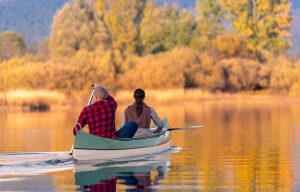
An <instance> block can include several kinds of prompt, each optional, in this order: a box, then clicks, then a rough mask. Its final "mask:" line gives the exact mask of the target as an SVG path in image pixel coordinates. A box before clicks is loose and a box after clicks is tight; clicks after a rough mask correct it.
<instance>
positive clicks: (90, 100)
mask: <svg viewBox="0 0 300 192" xmlns="http://www.w3.org/2000/svg"><path fill="white" fill-rule="evenodd" d="M92 87H93V91H92V93H91V96H90V99H89V102H88V104H87V106H89V105H91V103H92V100H93V96H94V90H95V89H94V87H95V85H94V84H93V85H92ZM76 125H77V123H76V124H75V126H76ZM73 149H74V144H73V145H72V148H71V152H70V153H69V155H73Z"/></svg>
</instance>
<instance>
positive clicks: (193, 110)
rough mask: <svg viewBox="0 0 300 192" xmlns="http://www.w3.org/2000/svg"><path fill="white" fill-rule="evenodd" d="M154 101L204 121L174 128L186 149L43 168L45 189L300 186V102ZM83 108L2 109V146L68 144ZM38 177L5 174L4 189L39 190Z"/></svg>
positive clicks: (164, 112) (175, 117)
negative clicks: (164, 155) (158, 157)
mask: <svg viewBox="0 0 300 192" xmlns="http://www.w3.org/2000/svg"><path fill="white" fill-rule="evenodd" d="M155 108H156V110H157V112H158V113H159V114H160V116H162V117H167V118H168V120H169V122H170V124H171V126H173V127H181V126H185V125H197V124H202V125H204V126H205V128H203V129H199V130H190V131H176V132H175V131H174V132H173V133H172V136H173V137H172V144H173V145H175V146H180V147H181V148H182V150H181V151H180V152H179V153H175V154H174V153H173V154H170V155H169V160H166V161H162V162H169V164H168V163H166V164H164V165H162V164H154V165H153V164H151V163H150V162H151V160H149V159H148V160H145V159H144V160H141V161H132V163H133V162H134V165H133V166H131V165H132V164H130V162H126V163H125V164H123V165H126V166H124V167H122V166H121V165H122V163H121V164H120V163H119V164H118V163H117V164H113V165H107V164H104V165H103V164H101V163H98V164H96V165H95V164H92V166H91V164H87V165H79V164H77V163H76V164H75V165H74V171H75V172H73V171H71V170H65V171H61V172H54V173H48V174H42V176H43V177H40V179H41V180H42V178H44V179H43V180H42V181H41V183H43V184H44V185H45V187H44V189H45V190H59V191H68V190H75V189H76V188H77V189H82V190H85V189H86V188H87V186H95V187H97V186H99V185H101V184H102V185H103V184H107V185H109V186H112V187H113V188H112V189H114V187H115V188H116V190H121V191H123V190H128V191H130V190H132V191H136V190H137V189H141V188H143V189H144V188H146V189H148V190H152V191H153V190H154V191H155V190H157V191H164V190H169V191H176V190H183V191H198V190H201V191H282V192H285V191H300V118H299V116H300V105H299V104H285V103H284V102H282V103H270V102H267V103H264V102H259V103H255V102H247V103H241V102H231V103H230V102H227V103H224V102H218V101H216V102H199V103H192V104H185V105H173V106H155ZM122 109H124V106H121V107H120V108H119V111H118V120H117V122H118V123H117V124H119V119H120V116H121V112H122ZM79 112H80V109H76V110H75V111H72V112H70V111H61V112H57V111H53V112H45V113H8V112H7V113H4V112H1V113H0V146H1V147H0V153H9V152H20V151H22V152H30V151H67V150H69V148H70V147H71V145H72V142H73V137H72V133H71V127H72V126H73V124H74V122H75V121H76V118H77V116H78V113H79ZM158 162H159V161H158ZM123 163H124V162H123ZM139 163H142V165H141V166H140V165H139ZM147 163H149V165H148V164H147ZM156 163H157V162H156ZM0 164H1V162H0ZM111 166H112V167H111ZM147 166H148V167H147ZM82 167H83V168H82ZM91 167H92V169H91ZM140 168H142V169H140ZM148 168H149V169H148ZM0 169H1V167H0ZM78 170H81V171H78ZM85 174H86V175H87V176H86V175H85ZM93 175H95V177H94V176H93ZM31 177H32V178H31ZM80 178H88V179H86V180H85V179H83V180H82V179H80ZM33 180H35V176H28V175H26V176H24V175H19V176H14V177H13V176H11V177H9V176H5V177H1V176H0V190H19V189H21V188H22V186H31V188H30V187H27V188H26V189H27V190H30V189H37V188H35V186H33V185H30V184H32V182H33ZM12 181H14V182H12ZM81 181H88V183H84V182H83V183H81ZM92 181H97V183H95V182H92ZM89 182H90V183H89ZM12 183H15V184H14V185H11V184H12ZM38 189H43V188H41V186H39V188H38Z"/></svg>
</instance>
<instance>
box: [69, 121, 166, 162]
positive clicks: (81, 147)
mask: <svg viewBox="0 0 300 192" xmlns="http://www.w3.org/2000/svg"><path fill="white" fill-rule="evenodd" d="M163 122H164V127H163V131H162V132H161V133H158V134H154V135H152V136H149V137H141V138H118V139H109V138H103V137H98V136H95V135H92V134H89V133H85V132H78V133H77V134H76V137H75V140H74V149H73V157H74V159H76V160H93V159H105V160H110V159H118V158H125V157H134V156H141V155H148V154H153V153H159V152H162V151H165V150H168V149H169V148H170V146H171V136H170V133H169V131H166V130H167V129H168V128H169V124H168V122H167V121H166V120H163ZM153 129H155V127H153Z"/></svg>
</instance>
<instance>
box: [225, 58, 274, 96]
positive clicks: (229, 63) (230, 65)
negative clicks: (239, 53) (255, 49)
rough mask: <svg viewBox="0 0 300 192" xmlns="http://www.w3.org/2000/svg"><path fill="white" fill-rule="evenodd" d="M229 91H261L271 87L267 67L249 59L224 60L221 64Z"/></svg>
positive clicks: (226, 88) (226, 87)
mask: <svg viewBox="0 0 300 192" xmlns="http://www.w3.org/2000/svg"><path fill="white" fill-rule="evenodd" d="M220 65H221V66H222V68H223V71H224V78H225V87H224V90H228V91H242V90H252V91H253V90H260V89H266V88H268V86H269V81H270V71H269V69H268V68H267V66H264V65H261V64H260V63H258V62H257V61H253V60H249V59H240V58H232V59H224V60H222V61H221V62H220Z"/></svg>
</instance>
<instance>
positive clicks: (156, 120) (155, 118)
mask: <svg viewBox="0 0 300 192" xmlns="http://www.w3.org/2000/svg"><path fill="white" fill-rule="evenodd" d="M151 119H152V120H153V122H154V124H155V125H157V126H158V128H157V129H156V130H155V131H154V132H155V133H158V132H160V131H161V130H162V128H163V126H164V123H163V122H162V120H161V119H160V118H159V117H158V115H157V113H156V111H155V110H154V109H152V108H151Z"/></svg>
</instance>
